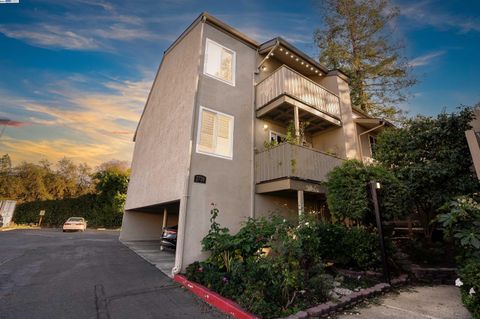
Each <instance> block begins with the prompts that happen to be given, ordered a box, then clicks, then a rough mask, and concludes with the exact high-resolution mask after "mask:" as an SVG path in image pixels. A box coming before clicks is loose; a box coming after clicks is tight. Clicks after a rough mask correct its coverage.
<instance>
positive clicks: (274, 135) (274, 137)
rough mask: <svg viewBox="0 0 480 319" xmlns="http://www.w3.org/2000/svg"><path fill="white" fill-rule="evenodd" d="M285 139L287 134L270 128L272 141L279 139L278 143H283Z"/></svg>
mask: <svg viewBox="0 0 480 319" xmlns="http://www.w3.org/2000/svg"><path fill="white" fill-rule="evenodd" d="M284 140H285V134H281V133H278V132H275V131H272V130H270V142H274V141H277V143H281V142H282V141H284Z"/></svg>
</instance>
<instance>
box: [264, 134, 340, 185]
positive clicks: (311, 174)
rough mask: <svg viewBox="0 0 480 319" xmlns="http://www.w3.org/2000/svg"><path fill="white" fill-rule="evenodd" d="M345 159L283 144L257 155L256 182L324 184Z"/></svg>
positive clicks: (298, 146)
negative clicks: (289, 179) (306, 181)
mask: <svg viewBox="0 0 480 319" xmlns="http://www.w3.org/2000/svg"><path fill="white" fill-rule="evenodd" d="M342 162H343V159H341V158H339V157H336V156H333V155H329V154H327V153H324V152H321V151H318V150H315V149H311V148H308V147H304V146H300V145H293V144H289V143H283V144H280V145H278V146H275V147H273V148H271V149H269V150H265V151H263V152H260V153H258V154H256V155H255V182H256V183H261V182H265V181H270V180H275V179H281V178H299V179H303V180H312V181H318V182H323V181H325V180H326V176H327V174H328V173H329V172H330V171H331V170H332V169H333V168H335V167H336V166H339V165H341V164H342Z"/></svg>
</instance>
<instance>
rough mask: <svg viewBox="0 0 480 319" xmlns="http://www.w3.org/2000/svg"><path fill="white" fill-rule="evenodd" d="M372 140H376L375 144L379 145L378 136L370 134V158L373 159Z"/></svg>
mask: <svg viewBox="0 0 480 319" xmlns="http://www.w3.org/2000/svg"><path fill="white" fill-rule="evenodd" d="M370 138H372V139H374V140H375V144H377V136H376V135H372V134H368V148H369V149H370V157H372V158H373V147H372V143H371V140H370Z"/></svg>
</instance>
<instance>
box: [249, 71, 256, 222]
mask: <svg viewBox="0 0 480 319" xmlns="http://www.w3.org/2000/svg"><path fill="white" fill-rule="evenodd" d="M255 94H256V92H255V72H254V73H253V74H252V139H251V141H252V155H251V159H250V160H251V161H252V165H251V168H250V169H251V171H250V174H251V176H252V184H251V185H252V201H251V203H250V217H251V218H255V187H256V184H255V131H256V130H255V128H256V126H255V125H256V124H257V117H256V112H257V111H256V107H257V106H256V105H255Z"/></svg>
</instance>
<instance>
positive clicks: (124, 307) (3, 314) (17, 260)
mask: <svg viewBox="0 0 480 319" xmlns="http://www.w3.org/2000/svg"><path fill="white" fill-rule="evenodd" d="M0 318H1V319H7V318H12V319H13V318H15V319H18V318H29V319H36V318H49V319H50V318H82V319H83V318H96V319H109V318H112V319H113V318H115V319H116V318H120V319H121V318H138V319H142V318H225V317H224V316H223V315H221V314H220V313H218V312H217V311H215V310H213V309H211V308H210V307H208V306H207V305H205V304H204V303H203V302H201V301H199V300H198V299H196V297H194V296H193V295H192V294H190V293H189V292H187V291H186V290H184V289H183V288H181V287H180V286H178V285H177V284H175V283H174V282H172V281H171V280H170V279H169V278H168V277H167V276H165V275H164V274H163V273H162V272H161V271H159V270H158V269H157V268H155V266H153V265H151V264H149V263H147V262H146V261H145V260H143V259H142V258H141V257H139V256H138V255H136V254H135V253H133V252H132V251H131V250H130V249H128V248H127V247H125V246H124V245H122V244H121V243H120V242H119V241H118V232H114V231H94V230H87V231H86V232H85V233H62V232H61V231H60V230H14V231H8V232H0Z"/></svg>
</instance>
